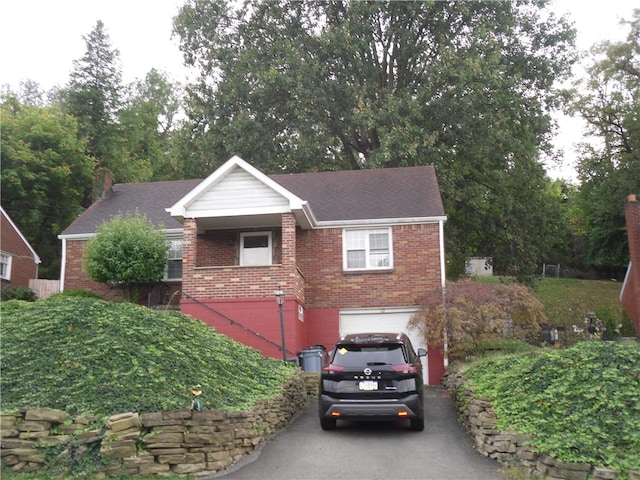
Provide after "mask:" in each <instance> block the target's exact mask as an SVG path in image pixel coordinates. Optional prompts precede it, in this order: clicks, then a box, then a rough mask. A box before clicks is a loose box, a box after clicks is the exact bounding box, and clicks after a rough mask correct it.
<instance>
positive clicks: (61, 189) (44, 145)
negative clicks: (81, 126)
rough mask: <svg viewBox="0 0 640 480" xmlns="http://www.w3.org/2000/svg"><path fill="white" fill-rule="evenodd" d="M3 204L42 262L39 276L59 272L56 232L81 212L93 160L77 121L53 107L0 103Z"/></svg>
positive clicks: (13, 101)
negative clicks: (81, 136)
mask: <svg viewBox="0 0 640 480" xmlns="http://www.w3.org/2000/svg"><path fill="white" fill-rule="evenodd" d="M1 116H2V136H1V137H0V158H1V160H2V176H1V184H2V188H1V191H2V206H3V208H4V209H5V210H6V211H7V213H8V214H9V215H10V216H11V218H12V219H13V221H14V222H15V223H16V225H17V226H18V228H19V229H20V231H21V232H22V234H23V235H24V236H25V237H26V238H27V239H28V240H29V243H30V244H31V246H32V247H33V248H34V250H35V251H36V252H38V256H39V257H40V258H41V259H42V260H43V264H42V265H41V266H40V268H39V274H40V277H41V278H57V276H58V275H59V273H60V245H59V242H58V238H57V235H58V234H59V233H60V232H62V230H63V229H64V228H65V227H66V226H67V225H69V223H71V222H72V221H73V220H75V219H76V218H77V216H78V215H79V214H80V213H81V212H82V202H83V199H84V197H85V189H86V187H87V185H91V182H92V178H93V160H92V159H91V158H90V157H89V156H88V155H87V154H86V153H85V145H84V143H83V142H82V141H80V140H78V138H77V135H78V125H77V122H76V120H75V119H74V118H73V117H71V116H69V115H66V114H64V113H62V112H61V111H60V108H59V107H58V106H50V107H41V106H35V105H28V104H22V103H21V102H20V101H18V100H17V99H16V98H14V97H8V98H6V99H4V100H3V102H2V104H1Z"/></svg>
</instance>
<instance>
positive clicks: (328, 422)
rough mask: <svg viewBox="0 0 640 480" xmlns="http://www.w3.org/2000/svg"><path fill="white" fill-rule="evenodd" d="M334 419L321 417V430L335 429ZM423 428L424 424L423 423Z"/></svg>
mask: <svg viewBox="0 0 640 480" xmlns="http://www.w3.org/2000/svg"><path fill="white" fill-rule="evenodd" d="M336 423H337V422H336V419H335V418H321V419H320V426H321V427H322V429H323V430H335V429H336ZM423 428H424V425H423Z"/></svg>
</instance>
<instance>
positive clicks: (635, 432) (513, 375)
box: [466, 341, 640, 478]
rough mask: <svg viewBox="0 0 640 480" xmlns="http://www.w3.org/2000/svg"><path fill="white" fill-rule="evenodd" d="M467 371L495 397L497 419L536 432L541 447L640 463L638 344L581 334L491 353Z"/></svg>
mask: <svg viewBox="0 0 640 480" xmlns="http://www.w3.org/2000/svg"><path fill="white" fill-rule="evenodd" d="M466 374H467V375H468V377H469V378H470V379H471V381H472V382H473V386H474V389H475V393H476V395H479V396H483V397H487V398H488V399H490V400H491V401H492V402H493V405H494V408H495V410H496V413H497V415H498V427H499V428H501V429H508V430H517V431H519V432H522V433H529V434H533V435H534V436H535V439H534V440H533V441H532V444H533V445H534V446H535V447H536V449H537V451H538V452H540V453H548V454H550V455H551V456H552V457H554V458H556V459H558V460H561V461H566V462H580V463H582V462H584V463H591V464H593V465H596V466H602V467H609V468H613V469H615V470H617V471H618V472H620V473H621V475H622V478H625V476H626V472H628V471H629V470H640V345H638V344H637V343H636V344H632V345H623V344H621V343H615V342H597V341H591V342H582V343H579V344H576V345H575V346H573V347H571V348H568V349H566V350H556V349H544V350H542V351H540V352H538V353H532V354H523V355H522V354H521V355H508V356H502V357H490V358H486V359H483V360H480V361H478V362H476V363H474V364H472V365H471V366H470V367H469V368H468V369H467V371H466Z"/></svg>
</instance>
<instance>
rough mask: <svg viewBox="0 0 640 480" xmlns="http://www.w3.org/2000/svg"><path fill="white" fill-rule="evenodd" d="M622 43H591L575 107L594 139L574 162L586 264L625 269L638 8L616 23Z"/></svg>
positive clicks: (639, 164)
mask: <svg viewBox="0 0 640 480" xmlns="http://www.w3.org/2000/svg"><path fill="white" fill-rule="evenodd" d="M621 24H622V26H623V27H625V28H628V36H627V39H626V41H623V42H618V43H610V42H603V43H601V44H599V45H596V46H594V47H593V49H592V51H591V55H592V63H591V66H590V67H589V69H588V77H587V78H586V79H584V80H583V81H582V82H581V83H582V84H581V87H582V91H583V92H586V93H583V94H581V95H579V97H578V99H577V101H576V102H575V104H574V108H575V110H576V111H577V112H579V113H580V115H581V116H582V117H584V118H585V119H586V124H587V125H588V127H589V131H588V133H589V134H590V135H591V136H592V137H593V138H596V139H597V140H598V144H597V146H596V145H584V146H583V148H582V152H581V153H580V158H579V160H578V162H577V171H578V175H579V178H580V180H581V181H582V186H581V188H580V195H579V197H578V201H579V205H580V208H581V210H582V215H583V218H584V219H585V235H586V239H587V245H588V258H587V260H588V262H589V264H591V265H594V266H596V267H601V268H624V267H626V266H627V263H628V261H629V254H628V252H629V250H628V246H627V234H626V231H625V220H624V203H625V199H626V197H627V195H629V194H638V193H639V192H640V140H639V137H638V135H637V133H636V132H637V131H638V128H640V123H639V122H640V102H639V101H638V98H639V96H640V74H639V73H638V72H639V70H638V66H639V65H640V43H639V42H638V38H639V35H640V10H635V11H634V13H633V17H632V18H631V19H628V20H627V21H622V22H621Z"/></svg>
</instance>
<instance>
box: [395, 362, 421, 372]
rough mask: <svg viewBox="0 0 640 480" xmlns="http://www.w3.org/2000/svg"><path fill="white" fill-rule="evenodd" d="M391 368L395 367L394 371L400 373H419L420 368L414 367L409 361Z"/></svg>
mask: <svg viewBox="0 0 640 480" xmlns="http://www.w3.org/2000/svg"><path fill="white" fill-rule="evenodd" d="M391 368H393V371H394V372H399V373H417V372H418V369H417V368H416V367H414V366H413V365H409V364H408V363H405V364H402V365H394V366H393V367H391Z"/></svg>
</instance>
